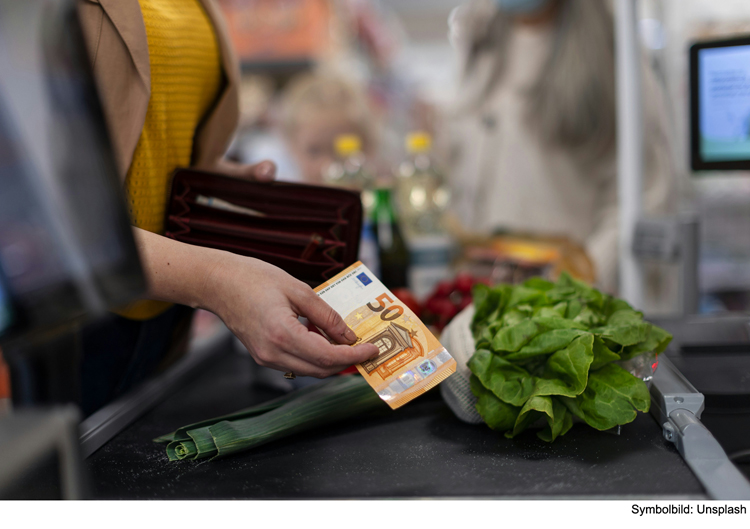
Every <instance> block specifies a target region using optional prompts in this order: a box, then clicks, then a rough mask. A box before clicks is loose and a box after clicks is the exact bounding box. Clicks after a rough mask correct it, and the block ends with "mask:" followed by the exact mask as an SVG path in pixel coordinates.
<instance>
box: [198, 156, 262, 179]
mask: <svg viewBox="0 0 750 529" xmlns="http://www.w3.org/2000/svg"><path fill="white" fill-rule="evenodd" d="M203 169H205V170H207V171H212V172H215V173H221V174H225V175H227V176H231V177H234V178H239V179H241V180H253V181H256V182H271V181H273V180H274V179H275V178H276V164H275V163H273V162H272V161H270V160H264V161H262V162H260V163H256V164H253V165H248V164H242V163H237V162H233V161H231V160H225V159H221V160H219V161H217V162H216V163H215V164H213V165H212V166H211V167H205V168H203Z"/></svg>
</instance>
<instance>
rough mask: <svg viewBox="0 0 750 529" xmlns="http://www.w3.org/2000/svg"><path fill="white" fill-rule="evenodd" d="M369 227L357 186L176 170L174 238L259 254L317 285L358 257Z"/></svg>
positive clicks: (170, 219) (169, 225)
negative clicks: (255, 179)
mask: <svg viewBox="0 0 750 529" xmlns="http://www.w3.org/2000/svg"><path fill="white" fill-rule="evenodd" d="M361 230H362V202H361V201H360V195H359V193H357V192H354V191H349V190H345V189H339V188H331V187H323V186H313V185H305V184H294V183H287V182H250V181H246V180H239V179H236V178H231V177H228V176H223V175H218V174H212V173H207V172H203V171H195V170H192V169H178V170H177V171H175V173H174V175H173V177H172V189H171V191H170V195H169V203H168V206H167V218H166V233H165V235H166V236H167V237H170V238H172V239H175V240H177V241H181V242H184V243H188V244H194V245H197V246H206V247H209V248H215V249H218V250H227V251H230V252H234V253H237V254H240V255H246V256H249V257H255V258H257V259H260V260H262V261H265V262H267V263H270V264H272V265H275V266H278V267H279V268H281V269H283V270H285V271H286V272H288V273H289V274H290V275H292V276H294V277H296V278H297V279H300V280H302V281H305V282H306V283H308V284H310V285H313V286H315V285H318V284H320V283H321V282H323V281H326V280H328V279H330V278H331V277H333V276H335V275H336V274H337V273H339V272H340V271H341V270H343V269H345V268H346V267H348V266H349V265H351V264H353V263H354V262H356V260H357V254H358V252H359V238H360V233H361Z"/></svg>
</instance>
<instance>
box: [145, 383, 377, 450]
mask: <svg viewBox="0 0 750 529" xmlns="http://www.w3.org/2000/svg"><path fill="white" fill-rule="evenodd" d="M385 406H386V405H385V404H384V403H383V401H382V400H381V399H380V397H379V396H378V394H377V393H375V392H374V391H373V390H372V388H371V387H370V385H369V384H368V383H367V382H366V381H365V380H364V379H363V378H362V377H361V376H359V375H347V376H338V377H335V378H332V379H330V380H327V381H325V382H322V383H320V384H317V385H315V386H310V387H307V388H304V389H300V390H298V391H294V392H292V393H289V394H288V395H285V396H283V397H280V398H278V399H275V400H272V401H269V402H267V403H264V404H260V405H258V406H253V407H251V408H246V409H243V410H240V411H238V412H235V413H232V414H230V415H223V416H221V417H216V418H214V419H209V420H206V421H201V422H198V423H195V424H191V425H188V426H183V427H182V428H178V429H177V430H175V431H174V432H172V433H169V434H166V435H162V436H161V437H157V438H156V439H154V442H157V443H166V445H167V457H169V460H170V461H179V460H183V459H203V458H207V457H210V458H217V457H224V456H227V455H229V454H234V453H237V452H241V451H243V450H248V449H250V448H253V447H256V446H260V445H262V444H265V443H268V442H271V441H274V440H276V439H281V438H283V437H287V436H290V435H293V434H296V433H299V432H303V431H305V430H309V429H311V428H315V427H317V426H322V425H324V424H329V423H332V422H335V421H338V420H342V419H346V418H348V417H352V416H355V415H359V414H362V413H365V412H368V411H370V410H374V409H378V408H385Z"/></svg>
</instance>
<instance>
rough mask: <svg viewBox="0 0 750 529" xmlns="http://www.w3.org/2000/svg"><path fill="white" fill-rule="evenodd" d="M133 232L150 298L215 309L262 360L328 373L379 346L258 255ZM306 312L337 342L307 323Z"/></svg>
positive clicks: (300, 372) (307, 371) (264, 363)
mask: <svg viewBox="0 0 750 529" xmlns="http://www.w3.org/2000/svg"><path fill="white" fill-rule="evenodd" d="M133 233H134V236H135V240H136V245H137V246H138V251H139V253H140V256H141V263H142V266H143V270H144V274H145V276H146V281H147V284H148V296H149V298H151V299H158V300H162V301H169V302H172V303H179V304H182V305H189V306H191V307H194V308H202V309H205V310H209V311H211V312H213V313H214V314H216V315H217V316H219V317H220V318H221V319H222V320H223V321H224V323H225V324H226V325H227V327H229V329H230V330H231V331H232V332H233V333H234V334H235V336H237V338H239V339H240V341H241V342H242V343H243V344H244V345H245V347H247V350H248V351H249V352H250V354H251V355H252V356H253V358H254V359H255V360H256V362H258V363H259V364H260V365H262V366H265V367H271V368H274V369H279V370H281V371H293V372H294V373H295V374H297V375H308V376H314V377H318V378H322V377H326V376H329V375H332V374H335V373H338V372H339V371H341V370H343V369H344V368H346V367H348V366H351V365H352V364H356V363H359V362H362V361H364V360H367V359H368V358H371V357H373V356H375V355H376V354H377V353H378V350H377V348H376V347H375V346H374V345H372V344H360V345H357V346H354V347H350V346H349V345H344V344H352V343H354V342H355V341H356V339H357V337H356V335H355V334H354V332H353V331H352V330H351V329H350V328H349V327H348V326H347V325H346V323H344V320H343V319H342V318H341V316H339V315H338V314H337V313H336V312H335V311H334V310H333V309H332V308H331V307H330V306H329V305H328V304H327V303H325V302H324V301H323V300H322V299H320V298H319V297H318V296H317V295H316V294H315V292H313V290H312V289H311V288H310V287H309V286H307V285H306V284H304V283H302V282H301V281H298V280H296V279H294V278H293V277H292V276H290V275H289V274H287V273H286V272H284V271H283V270H281V269H279V268H277V267H275V266H272V265H269V264H268V263H264V262H262V261H259V260H257V259H252V258H249V257H242V256H239V255H235V254H232V253H229V252H222V251H219V250H213V249H210V248H202V247H199V246H191V245H188V244H184V243H181V242H177V241H175V240H172V239H169V238H167V237H162V236H160V235H156V234H154V233H150V232H147V231H144V230H141V229H138V228H134V229H133ZM298 316H304V317H306V318H307V319H309V320H310V321H311V322H312V323H313V324H315V325H317V326H318V327H319V328H321V329H322V330H323V331H324V332H325V333H326V334H327V335H328V336H330V337H331V339H332V340H333V341H335V342H336V344H331V343H329V341H328V340H326V339H325V338H324V337H323V336H321V335H319V334H317V333H313V332H310V331H308V330H307V328H306V327H305V326H304V325H302V324H301V323H300V322H299V320H298V319H297V318H298Z"/></svg>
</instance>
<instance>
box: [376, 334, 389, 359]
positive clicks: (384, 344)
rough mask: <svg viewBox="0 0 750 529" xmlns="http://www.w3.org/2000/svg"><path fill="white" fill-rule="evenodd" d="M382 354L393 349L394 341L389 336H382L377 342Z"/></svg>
mask: <svg viewBox="0 0 750 529" xmlns="http://www.w3.org/2000/svg"><path fill="white" fill-rule="evenodd" d="M375 345H376V346H377V348H378V350H379V351H380V354H381V355H382V354H385V353H387V352H388V351H390V350H392V349H393V341H392V340H391V339H390V338H389V337H388V336H382V337H381V338H380V339H379V340H378V341H376V342H375Z"/></svg>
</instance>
